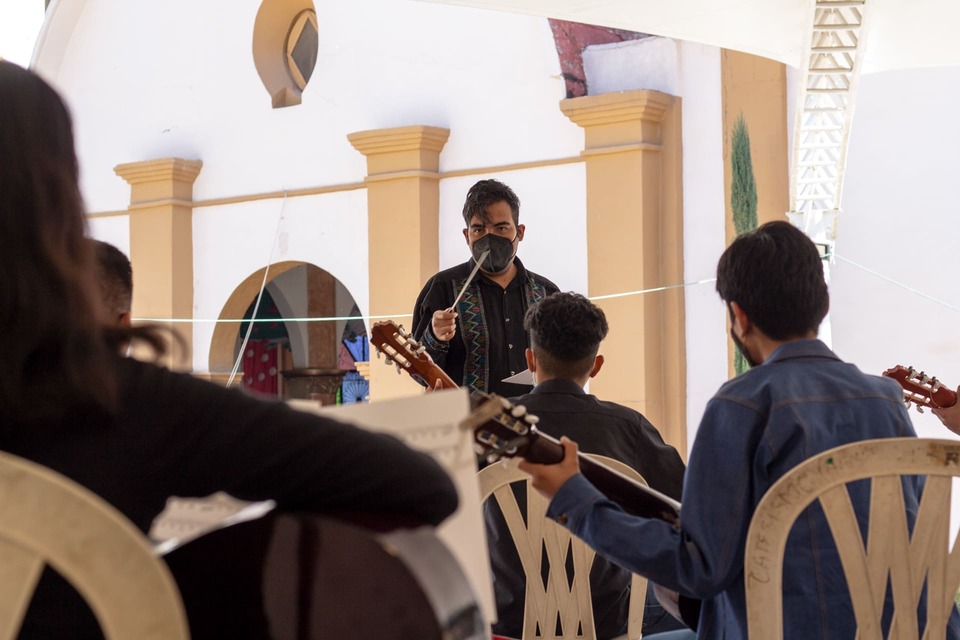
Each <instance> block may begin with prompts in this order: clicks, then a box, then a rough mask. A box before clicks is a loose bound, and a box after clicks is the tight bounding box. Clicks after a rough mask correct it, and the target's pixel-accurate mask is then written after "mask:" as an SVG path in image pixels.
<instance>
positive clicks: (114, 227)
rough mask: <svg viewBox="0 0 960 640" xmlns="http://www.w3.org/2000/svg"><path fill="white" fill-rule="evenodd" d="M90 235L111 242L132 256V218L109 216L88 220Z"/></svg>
mask: <svg viewBox="0 0 960 640" xmlns="http://www.w3.org/2000/svg"><path fill="white" fill-rule="evenodd" d="M87 225H88V227H89V230H88V235H89V236H90V237H91V238H96V239H97V240H103V241H104V242H109V243H110V244H112V245H113V246H115V247H116V248H117V249H120V251H123V252H124V253H125V254H126V255H127V256H129V255H130V217H129V216H125V215H121V216H109V217H104V218H91V219H89V220H87Z"/></svg>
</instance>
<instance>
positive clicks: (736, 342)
mask: <svg viewBox="0 0 960 640" xmlns="http://www.w3.org/2000/svg"><path fill="white" fill-rule="evenodd" d="M730 339H731V340H733V344H734V345H736V347H737V349H738V350H739V351H740V354H741V355H742V356H743V359H744V360H746V361H747V364H748V365H750V367H751V368H752V367H755V366H757V365H758V364H760V363H759V362H757V361H756V360H754V359H753V358H752V357H750V354H749V353H748V352H747V348H746V347H744V346H743V343H742V342H740V338H738V337H737V334H735V333H734V332H733V329H730Z"/></svg>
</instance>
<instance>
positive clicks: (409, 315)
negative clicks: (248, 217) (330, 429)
mask: <svg viewBox="0 0 960 640" xmlns="http://www.w3.org/2000/svg"><path fill="white" fill-rule="evenodd" d="M264 277H266V274H264ZM716 280H717V279H716V278H707V279H706V280H695V281H693V282H683V283H681V284H670V285H665V286H662V287H653V288H651V289H639V290H637V291H625V292H623V293H610V294H607V295H602V296H592V297H590V298H588V299H589V300H609V299H611V298H624V297H627V296H639V295H645V294H648V293H657V292H659V291H669V290H671V289H682V288H684V287H693V286H697V285H701V284H709V283H711V282H716ZM261 294H262V289H261ZM257 301H258V303H259V297H258V298H257ZM254 316H256V313H254ZM412 317H413V314H412V313H393V314H386V315H371V316H322V317H309V318H256V317H254V318H133V320H134V322H157V323H160V322H162V323H169V324H216V323H218V322H223V323H226V324H231V323H232V324H237V323H243V322H249V323H251V325H252V324H253V323H254V322H338V321H345V320H363V321H367V320H387V319H389V318H412ZM248 332H249V330H248Z"/></svg>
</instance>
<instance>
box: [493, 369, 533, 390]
mask: <svg viewBox="0 0 960 640" xmlns="http://www.w3.org/2000/svg"><path fill="white" fill-rule="evenodd" d="M500 382H509V383H510V384H528V385H530V386H531V387H532V386H533V372H532V371H530V369H524V370H523V371H521V372H520V373H518V374H516V375H513V376H510V377H509V378H504V379H503V380H501V381H500Z"/></svg>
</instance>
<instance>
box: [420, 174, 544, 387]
mask: <svg viewBox="0 0 960 640" xmlns="http://www.w3.org/2000/svg"><path fill="white" fill-rule="evenodd" d="M463 221H464V223H466V225H467V226H466V228H465V229H464V230H463V237H464V238H465V239H466V241H467V246H468V247H470V253H471V256H472V257H471V259H470V260H468V261H467V262H465V263H463V264H461V265H458V266H456V267H452V268H450V269H447V270H445V271H441V272H440V273H438V274H436V275H435V276H433V277H432V278H430V280H428V281H427V283H426V284H425V285H424V287H423V290H422V291H421V292H420V295H419V296H418V297H417V303H416V306H415V307H414V310H413V336H414V338H415V339H417V340H418V341H420V343H421V344H423V345H424V346H425V347H426V348H427V353H429V354H430V357H432V358H433V360H434V362H436V363H437V364H438V365H439V366H440V368H442V369H443V370H444V371H445V372H446V373H447V375H449V376H450V377H451V378H452V379H453V380H454V381H455V382H456V383H457V384H459V385H461V386H465V387H469V388H470V389H471V390H475V391H485V392H490V393H497V394H500V395H502V396H517V395H522V394H524V393H527V392H528V391H529V390H530V385H523V384H511V383H508V382H503V380H504V379H505V378H508V377H510V376H513V375H516V374H518V373H520V372H522V371H524V370H525V369H526V368H527V364H526V358H525V356H524V353H525V351H526V349H527V347H528V346H529V345H528V344H527V334H526V332H525V331H524V329H523V318H524V314H526V312H527V308H528V307H530V306H531V305H532V304H534V303H536V302H539V301H540V300H542V299H544V298H545V297H547V296H548V295H550V294H551V293H556V292H557V291H558V289H557V286H556V285H555V284H553V283H552V282H550V281H549V280H547V279H546V278H544V277H542V276H539V275H537V274H535V273H533V272H532V271H528V270H527V269H526V268H524V266H523V263H521V262H520V259H519V258H517V248H518V247H519V245H520V242H521V241H522V240H523V235H524V232H525V230H526V229H525V227H524V226H523V225H522V224H520V199H519V198H517V194H515V193H514V192H513V190H512V189H511V188H510V187H508V186H507V185H505V184H503V183H502V182H498V181H497V180H481V181H480V182H478V183H476V184H475V185H473V186H472V187H470V190H469V191H468V192H467V198H466V201H465V202H464V204H463ZM485 252H486V253H487V255H486V258H485V259H484V260H483V262H482V263H481V264H480V270H479V272H478V273H477V275H476V276H475V277H474V279H473V281H472V282H471V283H470V286H469V287H467V289H466V291H464V294H463V296H462V297H461V298H460V300H459V301H458V302H457V304H456V306H455V307H454V306H453V303H454V300H456V298H457V294H458V293H460V290H461V289H463V286H464V285H465V284H466V282H467V280H468V279H469V277H470V273H471V272H472V271H473V269H474V266H476V263H477V261H478V260H479V259H480V258H481V257H482V256H483V255H484V253H485Z"/></svg>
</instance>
